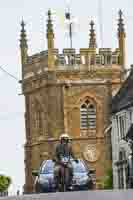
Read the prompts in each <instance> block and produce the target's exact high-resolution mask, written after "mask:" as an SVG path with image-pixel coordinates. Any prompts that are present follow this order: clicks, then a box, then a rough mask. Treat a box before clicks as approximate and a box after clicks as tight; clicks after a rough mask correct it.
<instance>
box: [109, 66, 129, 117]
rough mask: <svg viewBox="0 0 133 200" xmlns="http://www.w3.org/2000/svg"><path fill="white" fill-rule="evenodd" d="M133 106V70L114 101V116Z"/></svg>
mask: <svg viewBox="0 0 133 200" xmlns="http://www.w3.org/2000/svg"><path fill="white" fill-rule="evenodd" d="M132 105H133V69H131V72H130V74H129V76H128V78H127V79H126V80H125V82H124V83H123V85H122V87H121V88H120V90H119V91H118V93H117V94H116V95H115V96H114V98H113V99H112V114H115V113H117V112H119V111H121V110H123V109H126V108H128V107H130V106H132Z"/></svg>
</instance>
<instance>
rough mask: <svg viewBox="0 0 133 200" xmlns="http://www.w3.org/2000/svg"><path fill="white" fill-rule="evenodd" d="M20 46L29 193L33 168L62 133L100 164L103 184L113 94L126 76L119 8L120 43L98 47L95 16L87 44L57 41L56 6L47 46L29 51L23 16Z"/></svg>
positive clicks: (87, 157) (78, 151)
mask: <svg viewBox="0 0 133 200" xmlns="http://www.w3.org/2000/svg"><path fill="white" fill-rule="evenodd" d="M21 26H22V30H21V40H20V50H21V59H22V91H23V94H24V96H25V110H26V112H25V127H26V144H25V186H24V191H25V193H30V192H32V191H33V181H34V180H33V177H32V170H33V169H37V168H38V167H39V165H40V163H41V162H42V160H44V159H48V158H51V157H52V155H53V152H54V148H55V145H56V144H57V142H58V138H59V136H60V134H61V133H63V132H67V133H69V135H70V136H71V138H72V144H73V147H74V151H75V154H76V155H77V156H79V157H81V158H83V159H84V160H85V161H86V162H87V163H88V164H89V166H90V167H91V168H93V169H95V170H96V187H97V188H98V187H101V186H100V184H101V185H102V181H101V180H102V177H103V176H104V175H105V171H106V169H108V168H110V167H111V143H110V134H109V126H110V113H111V98H112V94H114V93H115V92H116V90H118V88H119V87H120V84H121V80H123V70H124V67H125V30H124V25H123V19H122V12H121V11H120V12H119V23H118V44H119V46H118V48H116V50H115V51H112V50H111V49H110V48H99V49H98V48H97V44H96V34H95V29H94V22H93V21H91V22H90V34H89V36H90V37H89V44H88V47H87V48H82V49H80V51H79V53H78V54H77V53H76V51H75V49H63V52H62V53H61V54H59V52H58V49H56V48H55V47H54V39H55V35H54V30H53V25H52V19H51V12H50V10H49V11H48V20H47V35H46V36H47V46H48V50H45V51H43V52H40V53H38V54H35V55H32V56H29V55H28V45H27V39H26V31H25V24H24V22H23V21H22V24H21Z"/></svg>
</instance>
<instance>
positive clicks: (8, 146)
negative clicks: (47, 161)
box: [0, 0, 133, 193]
mask: <svg viewBox="0 0 133 200" xmlns="http://www.w3.org/2000/svg"><path fill="white" fill-rule="evenodd" d="M70 2H71V9H72V15H73V16H75V17H76V21H77V23H76V27H75V32H76V33H75V34H74V38H73V47H75V48H76V49H77V48H80V47H88V30H89V25H88V24H89V21H90V20H91V19H94V20H95V22H96V32H97V44H98V47H101V45H102V44H103V46H104V47H110V48H115V47H117V18H118V15H117V12H118V10H119V8H121V9H122V10H123V12H124V19H125V23H126V35H127V41H126V50H127V52H126V53H127V54H128V55H127V66H129V65H130V64H131V63H133V58H132V46H133V45H132V42H133V40H132V35H133V28H132V27H133V12H132V10H133V1H132V0H112V1H109V0H93V1H92V0H82V1H81V0H70ZM99 2H102V14H100V11H99ZM65 7H66V1H65V0H37V1H33V0H28V1H27V0H21V1H20V0H12V1H9V0H4V1H1V4H0V66H2V67H4V68H5V69H6V70H7V71H8V72H10V73H12V74H13V75H14V76H16V77H17V78H18V79H21V64H20V54H19V35H20V21H21V19H22V17H23V18H24V20H25V22H26V24H27V25H26V29H27V35H28V41H29V42H28V44H29V54H33V53H36V52H38V51H41V50H44V49H46V37H45V34H46V33H45V28H46V27H45V25H46V23H45V22H46V12H47V10H48V9H49V8H51V9H52V10H53V13H54V20H55V25H54V27H55V38H56V40H55V45H56V47H57V48H60V49H62V48H63V47H68V46H69V43H68V39H67V37H66V34H65V30H64V26H63V23H62V20H63V15H64V10H65ZM99 16H100V18H99ZM100 24H103V26H102V27H101V28H102V29H103V34H100V33H101V31H100V29H101V28H100ZM102 37H103V38H104V39H103V42H101V38H102ZM19 94H21V87H20V85H19V83H18V82H17V81H16V80H15V79H13V78H11V77H9V76H8V75H7V74H5V73H3V72H2V71H0V95H1V96H0V174H1V173H4V174H5V175H9V176H11V178H12V180H13V184H12V187H11V188H10V191H12V192H13V193H14V192H16V190H17V189H20V190H21V188H22V186H23V184H24V162H23V160H24V151H23V145H24V143H25V128H24V127H25V125H24V97H23V96H22V95H19Z"/></svg>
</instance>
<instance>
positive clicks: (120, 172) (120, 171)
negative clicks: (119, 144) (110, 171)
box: [118, 150, 126, 189]
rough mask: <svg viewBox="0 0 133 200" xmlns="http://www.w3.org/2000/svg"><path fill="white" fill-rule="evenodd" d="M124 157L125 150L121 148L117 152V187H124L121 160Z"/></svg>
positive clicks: (122, 160)
mask: <svg viewBox="0 0 133 200" xmlns="http://www.w3.org/2000/svg"><path fill="white" fill-rule="evenodd" d="M125 158H126V155H125V151H124V150H122V151H120V152H119V165H118V184H119V189H123V188H124V170H125V169H124V165H123V162H124V160H125Z"/></svg>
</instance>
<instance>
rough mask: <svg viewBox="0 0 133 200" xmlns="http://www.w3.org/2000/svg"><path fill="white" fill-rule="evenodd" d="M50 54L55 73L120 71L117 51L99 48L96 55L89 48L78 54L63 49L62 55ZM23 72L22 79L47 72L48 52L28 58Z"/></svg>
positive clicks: (56, 52) (54, 52) (54, 51)
mask: <svg viewBox="0 0 133 200" xmlns="http://www.w3.org/2000/svg"><path fill="white" fill-rule="evenodd" d="M52 52H53V55H54V66H55V71H62V72H63V71H67V72H70V73H71V72H72V71H79V72H80V71H89V70H90V67H91V69H93V70H100V69H101V70H102V71H103V70H105V71H107V70H108V69H111V68H116V69H117V70H119V69H120V65H119V55H120V53H119V49H116V50H115V51H112V49H110V48H100V49H97V51H96V53H95V51H94V49H91V48H84V49H83V48H82V49H80V53H77V52H76V50H75V49H63V51H62V53H59V51H58V49H53V50H52ZM94 53H95V59H94ZM23 71H24V79H27V78H30V77H32V76H35V75H36V76H37V75H40V74H44V73H46V71H49V68H48V51H42V52H40V53H38V54H34V55H32V56H28V58H27V63H26V64H25V66H24V69H23Z"/></svg>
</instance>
